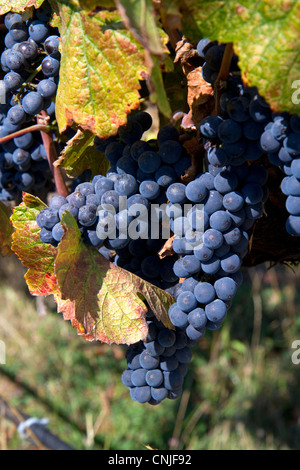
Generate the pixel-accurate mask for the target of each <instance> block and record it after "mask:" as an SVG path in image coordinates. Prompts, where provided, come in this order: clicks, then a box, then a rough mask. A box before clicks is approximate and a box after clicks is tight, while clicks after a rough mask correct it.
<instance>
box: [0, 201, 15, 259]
mask: <svg viewBox="0 0 300 470" xmlns="http://www.w3.org/2000/svg"><path fill="white" fill-rule="evenodd" d="M9 217H10V213H9V210H8V208H7V207H6V206H5V205H4V204H3V203H2V202H0V253H1V255H2V256H8V255H10V254H11V253H12V252H11V236H12V233H13V228H12V225H11V223H10V221H9Z"/></svg>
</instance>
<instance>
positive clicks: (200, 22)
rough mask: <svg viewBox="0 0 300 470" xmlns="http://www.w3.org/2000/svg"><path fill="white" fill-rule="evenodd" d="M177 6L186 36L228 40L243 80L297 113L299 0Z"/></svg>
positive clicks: (208, 0) (209, 0)
mask: <svg viewBox="0 0 300 470" xmlns="http://www.w3.org/2000/svg"><path fill="white" fill-rule="evenodd" d="M177 5H178V9H179V10H180V12H181V15H182V16H181V19H182V24H183V33H184V34H185V35H186V36H187V37H188V38H190V39H191V40H193V41H195V42H197V41H199V39H201V37H209V38H211V39H213V40H214V39H216V40H218V41H220V42H226V43H228V42H232V43H233V46H234V51H235V52H236V54H237V55H238V56H239V66H240V68H241V71H242V77H243V80H244V81H245V83H246V84H248V85H250V86H257V88H258V90H259V92H260V94H261V95H262V96H263V97H264V98H265V99H266V100H267V102H268V103H269V104H270V106H271V107H272V109H273V110H274V111H279V112H282V111H288V112H290V113H298V114H299V106H298V105H299V99H298V98H297V97H296V95H297V93H298V94H299V86H298V85H297V80H298V79H299V76H300V36H299V31H300V1H299V0H295V1H289V0H264V1H260V2H253V1H251V0H243V1H240V2H239V1H237V0H227V1H221V0H203V1H197V0H184V1H182V2H181V1H180V2H177ZM295 88H298V92H297V90H296V91H295Z"/></svg>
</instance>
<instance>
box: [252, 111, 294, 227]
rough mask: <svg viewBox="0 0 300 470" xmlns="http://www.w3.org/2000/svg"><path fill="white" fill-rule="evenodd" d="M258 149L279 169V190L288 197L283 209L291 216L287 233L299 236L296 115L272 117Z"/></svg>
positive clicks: (279, 114)
mask: <svg viewBox="0 0 300 470" xmlns="http://www.w3.org/2000/svg"><path fill="white" fill-rule="evenodd" d="M260 142H261V146H262V148H263V149H264V151H265V152H267V153H268V155H269V159H270V162H271V163H273V164H274V165H277V166H278V167H280V168H281V170H282V171H283V173H284V174H285V177H284V178H283V179H282V182H281V190H282V192H283V194H285V195H286V196H287V199H286V209H287V211H288V213H289V214H290V215H289V217H288V218H287V221H286V230H287V232H288V233H290V234H291V235H294V236H300V118H299V116H298V115H296V114H293V115H289V114H288V113H278V114H276V115H274V116H273V119H272V120H270V121H269V122H268V123H267V124H266V125H265V128H264V132H263V133H262V135H261V139H260Z"/></svg>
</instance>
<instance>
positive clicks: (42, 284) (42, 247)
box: [11, 193, 58, 295]
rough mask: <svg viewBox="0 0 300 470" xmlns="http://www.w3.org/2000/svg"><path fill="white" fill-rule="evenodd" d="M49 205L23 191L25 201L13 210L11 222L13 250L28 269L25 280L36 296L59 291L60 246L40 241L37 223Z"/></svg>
mask: <svg viewBox="0 0 300 470" xmlns="http://www.w3.org/2000/svg"><path fill="white" fill-rule="evenodd" d="M45 207H47V206H46V205H45V204H44V203H43V202H42V201H41V200H40V199H39V198H37V197H34V196H32V195H31V194H27V193H25V194H23V202H22V203H21V204H20V205H19V206H17V207H15V208H14V209H13V214H12V216H11V222H12V225H13V227H14V228H15V231H14V233H13V235H12V245H11V248H12V251H13V252H14V253H15V254H16V255H17V256H18V258H19V259H20V260H21V262H22V264H23V265H24V266H26V267H27V268H28V271H27V272H26V274H25V280H26V283H27V285H28V289H29V291H30V293H31V294H32V295H50V294H55V293H58V288H57V283H56V279H55V275H54V258H55V254H56V249H55V248H54V247H53V246H51V245H48V244H45V243H42V242H41V241H40V237H39V232H40V228H39V227H38V225H37V223H36V217H37V215H38V213H39V212H40V211H41V210H42V209H44V208H45Z"/></svg>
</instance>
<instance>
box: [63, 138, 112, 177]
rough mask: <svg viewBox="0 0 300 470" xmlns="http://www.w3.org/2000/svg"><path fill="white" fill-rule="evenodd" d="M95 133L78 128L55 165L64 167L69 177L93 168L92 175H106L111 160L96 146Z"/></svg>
mask: <svg viewBox="0 0 300 470" xmlns="http://www.w3.org/2000/svg"><path fill="white" fill-rule="evenodd" d="M94 138H95V136H94V134H92V133H91V132H90V131H81V130H78V131H77V133H76V134H75V136H74V137H73V138H72V139H70V140H69V141H68V143H67V145H66V146H65V148H64V149H63V151H62V152H61V154H60V157H59V159H58V160H57V161H56V162H55V166H59V167H61V168H64V170H65V171H66V173H67V175H68V176H69V177H77V176H79V175H81V174H82V173H83V172H84V171H85V170H91V172H92V176H94V175H99V174H101V175H106V173H107V170H108V169H109V166H110V164H109V161H108V160H107V159H106V158H105V156H104V153H102V152H99V151H98V150H97V149H96V148H95V146H94Z"/></svg>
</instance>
